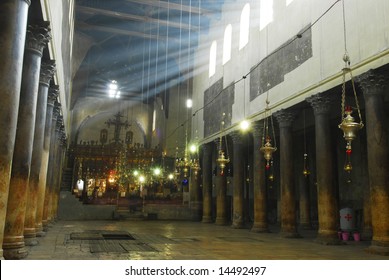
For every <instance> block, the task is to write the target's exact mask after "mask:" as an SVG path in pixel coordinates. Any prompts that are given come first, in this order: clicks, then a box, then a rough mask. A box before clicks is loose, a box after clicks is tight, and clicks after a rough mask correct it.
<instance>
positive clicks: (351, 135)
mask: <svg viewBox="0 0 389 280" xmlns="http://www.w3.org/2000/svg"><path fill="white" fill-rule="evenodd" d="M343 60H344V62H345V64H346V67H345V68H344V69H343V84H342V107H341V109H342V122H341V123H340V124H339V125H338V127H339V128H340V129H341V130H342V131H343V138H344V139H345V140H346V160H345V164H344V168H343V169H344V170H345V171H346V172H348V173H350V172H351V170H352V165H351V153H352V148H351V142H352V141H353V140H354V139H355V138H356V137H357V133H358V131H359V130H360V129H362V128H363V122H362V117H361V111H360V108H359V103H358V98H357V93H356V90H355V85H354V80H353V76H352V74H351V69H350V68H348V67H347V66H348V65H349V64H350V61H349V57H348V55H347V54H345V55H344V57H343ZM346 73H350V77H351V85H352V88H353V93H354V98H355V104H356V109H357V112H358V116H359V120H360V122H359V123H358V122H356V121H355V119H354V117H353V116H352V115H351V114H352V112H353V109H352V107H351V106H346V105H345V100H346Z"/></svg>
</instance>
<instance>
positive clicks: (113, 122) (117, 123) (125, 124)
mask: <svg viewBox="0 0 389 280" xmlns="http://www.w3.org/2000/svg"><path fill="white" fill-rule="evenodd" d="M114 117H115V118H114V119H113V120H111V119H109V120H108V121H106V122H105V124H106V125H108V127H110V125H114V126H115V133H114V137H113V139H114V140H115V144H118V143H119V142H120V130H121V129H122V126H123V127H124V128H128V127H130V125H129V124H128V122H127V121H125V122H122V121H121V118H122V117H123V115H122V114H120V112H118V113H117V114H116V115H114Z"/></svg>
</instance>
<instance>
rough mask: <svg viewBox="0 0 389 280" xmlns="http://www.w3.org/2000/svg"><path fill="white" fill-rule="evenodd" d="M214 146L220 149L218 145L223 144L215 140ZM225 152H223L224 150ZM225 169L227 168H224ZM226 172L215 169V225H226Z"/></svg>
mask: <svg viewBox="0 0 389 280" xmlns="http://www.w3.org/2000/svg"><path fill="white" fill-rule="evenodd" d="M215 143H216V146H217V147H218V149H220V145H221V146H223V143H220V142H219V140H215ZM224 151H225V150H224ZM226 168H227V167H226ZM226 173H227V172H226V170H224V172H221V170H220V168H219V167H217V174H216V178H215V185H216V220H215V224H216V225H220V226H223V225H226V224H227V176H226Z"/></svg>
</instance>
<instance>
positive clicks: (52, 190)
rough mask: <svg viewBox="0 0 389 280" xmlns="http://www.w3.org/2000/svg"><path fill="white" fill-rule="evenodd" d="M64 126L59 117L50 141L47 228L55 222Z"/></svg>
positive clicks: (61, 118) (60, 116)
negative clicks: (60, 148)
mask: <svg viewBox="0 0 389 280" xmlns="http://www.w3.org/2000/svg"><path fill="white" fill-rule="evenodd" d="M62 125H63V117H62V115H59V116H58V117H57V122H56V124H55V129H53V131H52V132H53V134H52V137H53V138H51V141H50V155H49V170H48V174H49V175H50V176H49V177H48V179H47V182H48V190H49V197H48V204H47V226H48V225H49V223H50V222H53V221H54V208H55V195H56V189H57V186H58V176H59V174H60V173H61V170H59V146H60V141H59V139H60V134H61V126H62ZM53 128H54V127H53ZM46 229H47V227H46Z"/></svg>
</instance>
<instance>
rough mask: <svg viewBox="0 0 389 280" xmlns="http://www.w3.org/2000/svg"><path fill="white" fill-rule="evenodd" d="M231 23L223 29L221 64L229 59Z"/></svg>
mask: <svg viewBox="0 0 389 280" xmlns="http://www.w3.org/2000/svg"><path fill="white" fill-rule="evenodd" d="M231 40H232V25H231V24H228V25H227V26H226V29H225V30H224V42H223V64H225V63H226V62H227V61H229V60H230V59H231Z"/></svg>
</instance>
